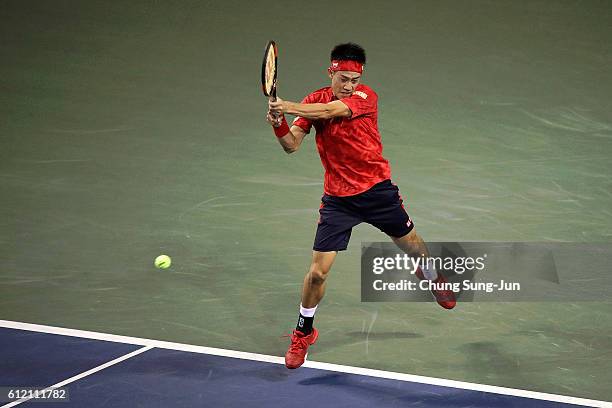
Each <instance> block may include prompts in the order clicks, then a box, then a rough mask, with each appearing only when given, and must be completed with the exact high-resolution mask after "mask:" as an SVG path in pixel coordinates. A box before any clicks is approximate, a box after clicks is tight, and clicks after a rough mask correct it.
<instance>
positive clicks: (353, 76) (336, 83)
mask: <svg viewBox="0 0 612 408" xmlns="http://www.w3.org/2000/svg"><path fill="white" fill-rule="evenodd" d="M329 77H330V78H331V87H332V91H333V92H334V96H335V97H336V98H338V99H342V98H348V97H349V96H351V95H352V94H353V92H355V88H357V85H359V81H361V74H360V73H358V72H352V71H336V72H331V73H330V74H329Z"/></svg>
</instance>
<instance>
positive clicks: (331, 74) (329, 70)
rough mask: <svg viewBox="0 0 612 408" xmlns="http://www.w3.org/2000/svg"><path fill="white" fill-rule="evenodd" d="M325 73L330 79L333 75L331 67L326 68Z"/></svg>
mask: <svg viewBox="0 0 612 408" xmlns="http://www.w3.org/2000/svg"><path fill="white" fill-rule="evenodd" d="M327 73H328V74H329V79H332V78H333V76H334V71H332V70H331V68H327Z"/></svg>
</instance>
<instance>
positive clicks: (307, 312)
mask: <svg viewBox="0 0 612 408" xmlns="http://www.w3.org/2000/svg"><path fill="white" fill-rule="evenodd" d="M317 307H319V305H316V306H315V307H311V308H310V309H306V308H305V307H304V306H302V304H301V303H300V314H301V315H302V316H304V317H313V316H314V315H315V312H316V311H317Z"/></svg>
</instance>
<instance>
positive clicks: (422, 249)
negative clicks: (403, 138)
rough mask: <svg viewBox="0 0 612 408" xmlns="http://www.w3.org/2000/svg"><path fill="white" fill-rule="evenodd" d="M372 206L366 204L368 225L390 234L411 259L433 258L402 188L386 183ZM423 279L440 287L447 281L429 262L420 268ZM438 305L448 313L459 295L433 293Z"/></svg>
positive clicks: (371, 192)
mask: <svg viewBox="0 0 612 408" xmlns="http://www.w3.org/2000/svg"><path fill="white" fill-rule="evenodd" d="M367 199H368V203H365V204H364V208H365V210H364V211H366V213H367V217H366V221H367V222H368V223H369V224H372V225H373V226H375V227H377V228H378V229H380V230H381V231H382V232H384V233H385V234H387V235H388V236H389V237H391V239H392V240H393V242H395V244H396V245H397V246H398V247H399V248H400V249H401V250H403V251H404V252H406V253H407V254H408V255H409V256H411V257H424V258H425V259H427V258H428V257H429V251H428V250H427V245H425V242H424V241H423V239H421V237H420V236H419V235H418V234H417V233H416V230H415V229H414V224H413V222H412V220H411V219H410V216H409V215H408V213H407V212H406V209H405V208H404V204H403V200H402V196H401V195H400V193H399V188H398V187H397V186H396V185H395V184H393V183H391V181H386V182H383V183H379V184H377V185H376V186H375V187H374V188H373V189H371V190H369V191H368V195H367ZM416 275H417V277H418V278H419V279H421V280H423V279H427V280H431V281H433V282H436V283H444V282H446V279H445V278H444V277H443V276H442V275H438V273H437V271H436V268H435V267H434V265H433V263H429V262H425V263H424V264H423V267H422V268H418V270H417V271H416ZM432 293H433V295H434V297H435V299H436V301H437V302H438V304H439V305H440V306H442V307H443V308H445V309H452V308H453V307H455V304H456V301H455V295H454V293H453V292H452V291H450V290H436V291H432Z"/></svg>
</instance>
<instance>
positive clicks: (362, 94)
mask: <svg viewBox="0 0 612 408" xmlns="http://www.w3.org/2000/svg"><path fill="white" fill-rule="evenodd" d="M353 93H354V94H355V95H359V96H361V97H362V98H363V99H368V94H367V93H365V92H361V91H355V92H353Z"/></svg>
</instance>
